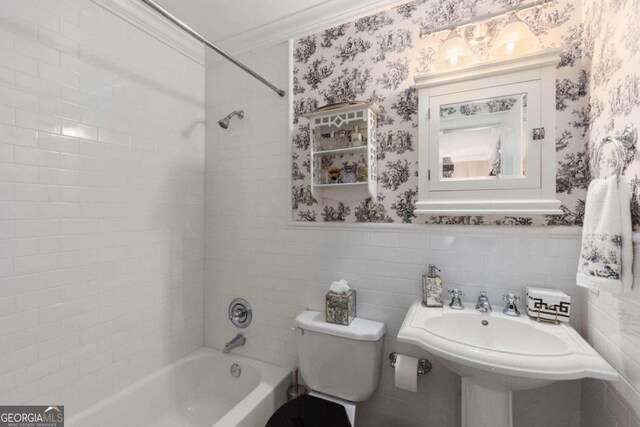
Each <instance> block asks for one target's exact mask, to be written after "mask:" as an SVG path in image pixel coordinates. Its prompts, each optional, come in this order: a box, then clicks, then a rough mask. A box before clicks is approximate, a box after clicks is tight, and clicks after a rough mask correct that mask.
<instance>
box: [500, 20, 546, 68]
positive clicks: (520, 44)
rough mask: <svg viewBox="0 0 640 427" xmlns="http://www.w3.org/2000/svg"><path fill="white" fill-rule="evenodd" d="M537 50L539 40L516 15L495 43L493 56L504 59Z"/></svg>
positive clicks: (508, 22)
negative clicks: (515, 54)
mask: <svg viewBox="0 0 640 427" xmlns="http://www.w3.org/2000/svg"><path fill="white" fill-rule="evenodd" d="M537 48H538V39H537V38H536V36H535V35H534V34H533V33H532V32H531V29H530V28H529V26H528V25H527V24H526V23H525V22H523V21H522V20H520V18H518V17H517V16H516V15H515V14H511V15H510V16H509V17H508V18H507V19H506V22H505V25H504V27H502V29H501V30H500V33H499V34H498V37H496V39H495V41H494V42H493V46H492V48H491V56H492V57H494V58H503V57H505V56H509V55H513V54H514V53H517V54H525V53H529V52H532V51H534V50H536V49H537Z"/></svg>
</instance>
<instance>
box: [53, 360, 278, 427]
mask: <svg viewBox="0 0 640 427" xmlns="http://www.w3.org/2000/svg"><path fill="white" fill-rule="evenodd" d="M234 363H237V364H238V365H240V368H241V370H242V372H241V375H240V377H238V378H233V377H232V376H231V373H230V368H231V365H232V364H234ZM289 381H290V378H289V371H288V370H286V369H284V368H280V367H278V366H274V365H270V364H267V363H262V362H258V361H256V360H252V359H248V358H246V357H241V356H236V355H233V354H223V353H222V352H219V351H216V350H212V349H209V348H201V349H199V350H197V351H195V352H193V353H191V354H189V355H187V356H185V357H183V358H182V359H180V360H178V361H176V362H174V363H172V364H171V365H169V366H166V367H164V368H162V369H161V370H159V371H157V372H155V373H153V374H152V375H149V376H148V377H146V378H143V379H142V380H140V381H138V382H136V383H134V384H132V385H131V386H129V387H127V388H125V389H124V390H122V391H120V392H119V393H117V394H115V395H113V396H111V397H109V398H107V399H104V400H102V401H100V402H98V403H97V404H95V405H93V406H91V407H89V408H87V409H86V410H84V411H82V412H79V413H78V414H76V415H75V416H72V417H71V418H69V419H68V420H67V422H66V424H65V425H66V426H67V427H107V426H108V427H112V426H119V427H128V426H131V427H143V426H154V427H212V426H213V427H264V425H265V424H266V423H267V420H268V419H269V417H270V416H271V414H272V413H273V412H274V411H275V410H276V409H277V408H278V407H279V406H280V405H281V404H282V403H284V402H285V400H286V390H287V385H288V383H289Z"/></svg>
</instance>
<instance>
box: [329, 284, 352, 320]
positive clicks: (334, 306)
mask: <svg viewBox="0 0 640 427" xmlns="http://www.w3.org/2000/svg"><path fill="white" fill-rule="evenodd" d="M325 299H326V310H325V313H326V320H327V323H337V324H338V325H349V324H350V323H351V321H353V319H355V318H356V291H355V290H353V289H351V290H349V291H347V292H345V293H343V294H338V293H336V292H329V293H327V295H326V297H325Z"/></svg>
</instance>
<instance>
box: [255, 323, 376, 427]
mask: <svg viewBox="0 0 640 427" xmlns="http://www.w3.org/2000/svg"><path fill="white" fill-rule="evenodd" d="M296 327H297V328H298V332H297V337H296V344H297V346H298V357H299V363H300V373H301V374H302V378H303V379H304V382H305V383H306V384H307V386H308V387H309V388H310V391H311V392H310V393H309V394H310V395H311V396H314V397H316V398H319V399H322V400H318V399H314V400H312V401H311V402H305V405H306V406H304V410H303V409H301V408H300V407H299V406H300V405H301V404H302V403H301V402H302V401H300V402H296V401H299V400H300V399H301V398H298V399H294V400H292V401H290V402H287V403H286V404H285V405H283V406H282V407H281V408H280V409H279V410H278V411H277V412H276V414H278V416H279V420H282V419H283V417H289V416H293V417H296V419H298V420H302V421H303V422H304V421H305V418H306V417H307V416H308V417H312V416H317V412H316V414H315V415H313V414H311V412H313V411H311V410H309V409H310V406H311V407H314V408H312V409H318V407H319V406H322V405H325V403H326V401H331V402H335V403H338V404H339V405H342V406H343V407H344V409H345V410H346V414H347V416H348V419H349V421H350V423H351V425H352V426H355V403H356V402H362V401H365V400H367V399H369V398H370V397H371V395H372V394H373V392H374V391H375V390H376V387H377V386H378V381H379V379H380V363H381V360H382V337H383V336H384V334H385V332H386V328H385V325H384V323H380V322H375V321H372V320H365V319H360V318H356V319H354V320H353V322H351V324H350V325H349V326H343V325H336V324H332V323H327V322H325V320H324V313H322V312H317V311H304V312H302V313H300V315H298V317H296ZM329 405H330V404H329ZM333 407H336V405H333ZM328 410H331V409H328ZM323 411H326V410H325V409H323ZM339 411H340V412H341V413H342V414H344V411H342V410H341V409H339ZM285 413H286V415H285ZM307 413H308V414H307ZM342 416H343V415H342ZM275 417H276V415H275V414H274V417H272V419H274V418H275ZM298 422H299V421H298ZM345 422H346V420H345ZM280 423H281V424H280V425H288V424H286V422H283V421H280ZM268 425H269V424H268ZM290 425H299V424H293V423H292V424H290ZM300 425H301V424H300ZM308 425H312V424H308ZM344 425H347V424H344Z"/></svg>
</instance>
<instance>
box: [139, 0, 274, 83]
mask: <svg viewBox="0 0 640 427" xmlns="http://www.w3.org/2000/svg"><path fill="white" fill-rule="evenodd" d="M141 1H142V2H143V3H145V4H146V5H147V6H149V7H150V8H152V9H153V10H155V11H156V12H158V13H159V14H160V15H162V16H164V17H165V18H167V19H168V20H169V21H171V22H173V23H174V24H175V25H177V26H178V27H180V28H181V29H182V30H184V31H185V32H186V33H187V34H189V35H190V36H191V37H193V38H194V39H196V40H198V41H199V42H201V43H203V44H204V45H205V46H207V47H209V48H211V49H213V50H215V51H216V52H217V53H218V54H220V56H222V57H223V58H225V59H226V60H228V61H230V62H231V63H233V64H234V65H236V66H238V67H239V68H241V69H242V70H244V71H245V72H247V73H249V74H251V76H253V77H254V78H255V79H257V80H259V81H260V82H261V83H262V84H264V85H265V86H267V87H268V88H269V89H271V90H272V91H274V92H275V93H277V94H278V95H280V96H284V95H285V94H286V92H285V91H284V90H282V89H279V88H278V87H276V86H274V85H273V84H271V83H270V82H269V81H268V80H267V79H265V78H264V77H262V76H261V75H260V74H258V73H256V72H255V71H253V70H252V69H251V68H249V67H247V66H246V65H244V64H243V63H242V62H240V61H238V60H237V59H235V58H234V57H233V56H231V55H229V54H228V53H226V52H225V51H223V50H222V49H220V48H219V47H218V46H216V45H214V44H213V43H211V42H210V41H209V40H207V39H206V38H204V37H203V36H201V35H200V34H199V33H198V32H196V31H195V30H193V29H192V28H191V27H189V26H188V25H187V24H185V23H184V22H182V21H181V20H179V19H178V18H176V17H175V16H173V15H172V14H171V13H170V12H169V11H167V10H166V9H164V8H163V7H162V6H160V5H159V4H158V3H156V2H155V1H153V0H141Z"/></svg>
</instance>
